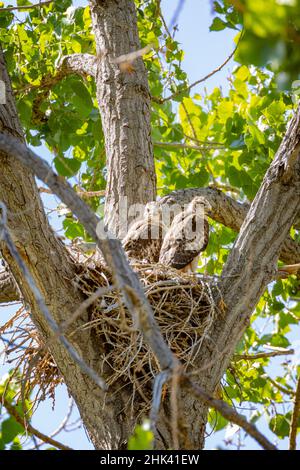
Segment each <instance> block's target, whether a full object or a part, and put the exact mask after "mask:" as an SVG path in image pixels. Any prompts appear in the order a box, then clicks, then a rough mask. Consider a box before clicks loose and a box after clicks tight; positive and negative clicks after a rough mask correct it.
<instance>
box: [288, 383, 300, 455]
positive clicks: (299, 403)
mask: <svg viewBox="0 0 300 470" xmlns="http://www.w3.org/2000/svg"><path fill="white" fill-rule="evenodd" d="M299 416H300V375H299V377H298V381H297V388H296V394H295V401H294V410H293V414H292V423H291V427H290V436H289V437H290V447H289V448H290V450H296V446H297V442H296V438H297V429H298V420H299Z"/></svg>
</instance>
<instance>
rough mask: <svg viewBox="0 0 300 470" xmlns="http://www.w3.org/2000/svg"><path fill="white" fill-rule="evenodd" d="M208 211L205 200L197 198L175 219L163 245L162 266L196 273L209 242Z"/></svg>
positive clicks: (161, 253)
mask: <svg viewBox="0 0 300 470" xmlns="http://www.w3.org/2000/svg"><path fill="white" fill-rule="evenodd" d="M208 209H209V208H208V206H207V203H206V202H205V200H204V199H203V198H201V197H196V198H194V199H193V201H192V202H191V203H190V204H189V205H188V207H187V208H186V210H184V211H183V212H181V213H180V214H178V215H176V216H175V217H174V220H173V222H172V224H171V226H170V228H169V230H168V231H167V233H166V235H165V237H164V240H163V243H162V247H161V251H160V257H159V262H160V263H161V264H164V265H165V266H170V267H172V268H176V269H179V270H181V271H184V272H195V271H196V269H197V266H198V261H199V257H200V256H199V255H200V253H201V252H202V251H204V250H205V248H206V247H207V244H208V240H209V224H208V222H207V220H206V212H207V210H208Z"/></svg>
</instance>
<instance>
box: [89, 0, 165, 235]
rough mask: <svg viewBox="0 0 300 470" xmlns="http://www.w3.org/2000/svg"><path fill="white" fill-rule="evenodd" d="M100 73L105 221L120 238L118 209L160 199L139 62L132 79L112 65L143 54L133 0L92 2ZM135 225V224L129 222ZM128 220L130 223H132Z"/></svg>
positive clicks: (144, 81) (143, 74)
mask: <svg viewBox="0 0 300 470" xmlns="http://www.w3.org/2000/svg"><path fill="white" fill-rule="evenodd" d="M90 8H91V15H92V23H93V30H94V34H95V40H96V47H97V55H98V70H97V74H96V85H97V99H98V103H99V108H100V114H101V119H102V127H103V131H104V136H105V147H106V162H107V186H106V209H105V219H106V222H107V224H108V228H109V229H110V230H111V231H112V232H113V233H115V234H116V235H118V236H120V237H121V238H122V237H124V236H125V235H126V231H125V233H124V231H122V230H121V227H120V220H119V216H120V212H119V211H120V207H122V204H123V203H124V201H125V198H126V202H127V206H128V207H131V206H132V205H133V204H146V203H147V202H149V201H152V200H154V199H155V197H156V174H155V168H154V160H153V151H152V141H151V127H150V109H151V108H150V105H151V103H150V93H149V88H148V81H147V74H146V71H145V66H144V64H143V61H142V59H141V58H138V59H136V60H135V62H134V63H133V67H134V70H133V71H132V73H128V72H124V71H122V70H121V69H120V67H119V65H118V64H117V63H115V62H114V59H116V58H118V57H120V56H121V55H123V54H128V53H129V52H134V51H137V50H139V49H140V47H141V46H140V42H139V37H138V30H137V22H136V12H135V6H134V1H133V0H91V1H90ZM131 220H132V219H131ZM131 220H129V222H130V221H131Z"/></svg>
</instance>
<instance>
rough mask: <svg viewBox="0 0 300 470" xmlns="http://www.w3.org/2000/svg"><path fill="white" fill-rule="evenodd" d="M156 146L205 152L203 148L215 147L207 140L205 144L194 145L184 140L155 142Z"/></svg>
mask: <svg viewBox="0 0 300 470" xmlns="http://www.w3.org/2000/svg"><path fill="white" fill-rule="evenodd" d="M153 145H154V147H160V148H169V149H187V150H199V151H201V152H203V150H207V149H211V148H213V147H214V144H213V142H212V143H211V144H210V143H209V142H207V143H206V144H203V145H192V144H185V143H182V142H153ZM217 148H222V147H220V144H218V145H217Z"/></svg>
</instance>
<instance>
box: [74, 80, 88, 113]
mask: <svg viewBox="0 0 300 470" xmlns="http://www.w3.org/2000/svg"><path fill="white" fill-rule="evenodd" d="M71 88H72V90H73V92H74V94H73V96H72V98H71V99H72V103H73V104H74V105H75V106H76V110H77V112H78V114H79V115H80V117H82V118H83V119H85V118H87V117H88V115H89V114H90V113H91V112H92V109H93V101H92V99H91V95H90V93H89V91H88V89H87V88H86V86H85V85H84V84H83V83H82V82H81V81H78V80H76V81H75V80H74V81H72V82H71Z"/></svg>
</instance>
